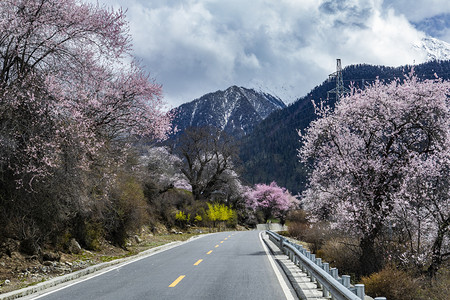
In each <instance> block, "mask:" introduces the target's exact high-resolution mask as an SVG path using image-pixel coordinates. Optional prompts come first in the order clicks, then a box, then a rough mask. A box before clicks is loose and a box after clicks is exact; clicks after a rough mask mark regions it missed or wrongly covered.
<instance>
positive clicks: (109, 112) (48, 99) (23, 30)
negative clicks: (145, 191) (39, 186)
mask: <svg viewBox="0 0 450 300" xmlns="http://www.w3.org/2000/svg"><path fill="white" fill-rule="evenodd" d="M0 16H1V18H0V19H1V21H0V96H1V103H0V116H1V118H0V119H1V122H2V124H1V127H0V128H1V129H0V130H1V135H0V136H1V139H0V143H1V146H2V149H3V150H4V151H2V152H3V153H2V155H1V156H2V160H1V162H0V163H1V164H2V169H5V168H6V169H9V170H12V171H13V172H14V174H15V175H16V176H17V182H18V183H21V182H22V181H23V180H24V179H25V177H26V178H28V179H27V181H28V182H27V184H30V182H31V181H33V180H35V179H38V178H43V177H45V176H47V175H50V173H51V172H52V169H54V168H55V167H56V166H60V165H61V163H62V161H61V156H62V155H63V152H64V151H65V149H69V148H70V149H74V148H76V149H77V152H76V154H74V155H76V157H78V158H79V159H78V164H79V167H84V168H86V167H88V165H89V164H90V163H91V162H92V161H93V158H95V155H96V153H99V151H100V150H101V149H105V146H114V145H116V144H117V143H115V142H117V141H119V140H123V139H124V138H127V137H130V136H132V135H136V134H138V135H146V134H147V135H152V136H153V137H154V138H157V139H160V138H164V137H165V136H166V134H167V132H168V131H169V130H170V124H171V116H170V115H167V114H166V113H164V111H163V108H164V103H163V102H162V98H161V86H160V85H158V84H155V83H154V82H152V81H151V80H149V77H148V75H147V74H145V73H144V72H143V71H142V69H141V68H140V67H139V66H138V65H137V64H136V63H132V64H127V63H126V61H129V60H131V55H130V49H131V47H130V36H129V34H128V27H127V23H126V21H125V15H124V13H123V12H122V11H120V10H119V11H117V12H114V11H109V10H107V9H105V8H102V7H98V6H94V5H88V4H83V3H82V2H80V1H76V0H63V1H56V0H6V1H2V3H1V4H0ZM118 149H123V144H122V145H121V146H120V147H116V150H118ZM5 152H6V153H5Z"/></svg>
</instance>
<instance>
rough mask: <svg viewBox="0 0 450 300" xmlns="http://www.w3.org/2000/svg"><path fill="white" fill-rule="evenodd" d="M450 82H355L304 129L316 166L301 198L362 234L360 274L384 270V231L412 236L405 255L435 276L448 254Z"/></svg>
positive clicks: (307, 153)
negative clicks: (379, 247) (381, 254)
mask: <svg viewBox="0 0 450 300" xmlns="http://www.w3.org/2000/svg"><path fill="white" fill-rule="evenodd" d="M449 93H450V84H449V82H448V81H443V80H441V79H435V80H424V81H421V80H419V79H418V78H417V77H416V76H415V75H414V74H409V75H408V76H406V77H405V79H403V80H400V79H397V80H394V81H392V82H390V83H384V82H382V81H379V80H377V81H376V82H374V83H373V84H372V85H370V86H367V87H366V88H365V89H363V90H362V89H358V88H352V91H351V94H350V95H349V96H347V97H344V98H343V99H341V100H340V101H339V102H338V103H336V106H335V108H334V110H332V109H331V108H330V107H328V106H327V105H324V104H323V103H322V104H321V105H320V106H319V105H318V106H317V107H316V110H317V114H318V115H319V118H318V119H317V120H315V121H313V122H312V123H311V124H310V126H309V128H308V129H307V130H306V132H304V133H301V132H299V134H300V136H301V141H302V142H303V145H302V147H301V149H300V150H299V157H300V159H301V161H303V162H304V163H308V164H312V168H313V171H312V173H311V174H310V177H309V187H308V189H307V190H306V191H305V192H304V193H303V195H302V203H303V204H304V206H305V207H306V208H307V209H308V210H310V211H311V212H313V214H314V216H315V217H316V218H317V219H326V220H329V221H330V222H331V223H332V224H334V225H335V226H336V227H338V228H340V229H341V230H346V231H348V232H352V233H354V234H355V236H357V237H358V238H359V241H360V248H361V253H362V254H361V257H360V263H361V268H362V271H363V273H366V274H368V273H371V272H373V271H376V270H377V269H379V268H380V266H381V264H382V261H381V258H380V257H379V255H378V254H377V251H376V249H375V243H376V242H377V241H378V240H379V239H380V238H381V237H382V235H383V234H385V233H386V232H389V231H390V232H394V233H397V234H399V235H404V236H406V237H407V239H408V240H409V243H407V245H408V247H407V248H408V249H407V250H405V251H406V252H405V253H404V254H405V257H408V258H409V259H412V260H415V262H416V263H422V264H428V272H429V275H431V276H433V275H434V274H435V273H436V272H437V270H438V268H439V266H440V265H441V263H442V262H443V260H444V259H445V256H446V255H448V252H449V250H450V249H449V232H448V228H449V223H450V204H449V194H450V192H449V178H450V176H449V170H450V113H449V108H450V106H449Z"/></svg>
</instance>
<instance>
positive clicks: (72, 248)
mask: <svg viewBox="0 0 450 300" xmlns="http://www.w3.org/2000/svg"><path fill="white" fill-rule="evenodd" d="M69 252H70V253H73V254H79V253H80V252H81V246H80V244H78V242H77V240H75V239H71V240H70V242H69Z"/></svg>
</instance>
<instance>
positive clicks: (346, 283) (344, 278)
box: [342, 275, 350, 288]
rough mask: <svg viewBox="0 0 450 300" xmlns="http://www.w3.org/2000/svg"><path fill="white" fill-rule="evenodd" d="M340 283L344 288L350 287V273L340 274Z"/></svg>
mask: <svg viewBox="0 0 450 300" xmlns="http://www.w3.org/2000/svg"><path fill="white" fill-rule="evenodd" d="M342 285H343V286H345V287H346V288H349V287H350V275H342Z"/></svg>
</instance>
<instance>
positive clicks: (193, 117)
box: [173, 85, 286, 138]
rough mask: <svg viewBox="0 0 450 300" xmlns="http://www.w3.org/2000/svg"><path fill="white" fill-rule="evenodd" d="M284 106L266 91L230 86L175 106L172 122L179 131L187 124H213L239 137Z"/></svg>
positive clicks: (193, 125) (186, 126)
mask: <svg viewBox="0 0 450 300" xmlns="http://www.w3.org/2000/svg"><path fill="white" fill-rule="evenodd" d="M285 107H286V104H284V102H283V101H282V100H281V99H279V98H277V97H275V96H272V95H270V94H268V93H264V92H258V91H255V90H254V89H248V88H244V87H238V86H236V85H233V86H231V87H229V88H227V89H226V90H218V91H216V92H212V93H208V94H205V95H203V96H201V97H200V98H197V99H195V100H192V101H190V102H187V103H184V104H182V105H180V106H178V107H177V108H175V112H176V114H175V118H174V121H173V124H174V126H177V128H178V130H179V133H181V132H183V131H184V130H185V129H186V128H189V127H202V126H214V127H216V128H219V129H220V130H222V131H224V132H226V133H228V134H230V135H233V136H235V137H238V138H240V137H243V136H245V135H247V134H249V133H250V132H251V131H252V130H253V128H254V127H255V126H256V125H257V124H258V123H259V122H261V121H262V120H264V119H265V118H267V117H268V116H269V115H270V114H271V113H272V112H273V111H275V110H279V109H283V108H285Z"/></svg>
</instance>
